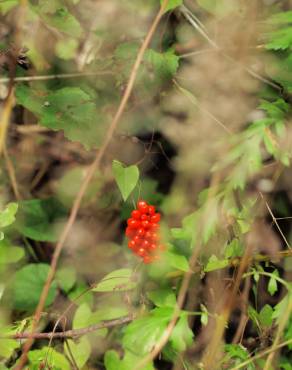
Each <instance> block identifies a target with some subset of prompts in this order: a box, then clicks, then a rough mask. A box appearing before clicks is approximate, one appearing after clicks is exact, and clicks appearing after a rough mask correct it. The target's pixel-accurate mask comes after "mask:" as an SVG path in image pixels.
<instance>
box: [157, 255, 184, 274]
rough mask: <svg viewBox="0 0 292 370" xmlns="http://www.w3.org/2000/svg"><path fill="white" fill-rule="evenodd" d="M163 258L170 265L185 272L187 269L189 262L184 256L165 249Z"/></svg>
mask: <svg viewBox="0 0 292 370" xmlns="http://www.w3.org/2000/svg"><path fill="white" fill-rule="evenodd" d="M163 258H164V259H165V261H166V262H167V263H168V264H169V265H170V266H171V267H173V268H175V269H178V270H181V271H185V272H187V271H189V263H188V260H187V259H186V257H185V256H182V255H179V254H176V253H174V252H170V251H166V252H164V254H163Z"/></svg>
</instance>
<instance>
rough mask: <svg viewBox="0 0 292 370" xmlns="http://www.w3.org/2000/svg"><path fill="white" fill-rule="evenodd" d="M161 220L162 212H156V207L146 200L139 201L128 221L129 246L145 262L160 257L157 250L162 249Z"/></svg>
mask: <svg viewBox="0 0 292 370" xmlns="http://www.w3.org/2000/svg"><path fill="white" fill-rule="evenodd" d="M159 221H160V213H157V212H155V207H154V206H151V205H149V204H147V203H146V202H145V201H144V200H140V201H139V202H138V203H137V209H135V210H134V211H132V213H131V217H130V218H129V219H128V221H127V224H128V226H127V228H126V236H127V237H128V238H129V242H128V247H129V248H130V249H131V250H132V251H133V252H134V253H135V254H137V255H138V256H140V257H141V258H143V262H144V263H151V262H154V261H156V260H157V259H158V258H159V257H158V254H157V251H159V250H161V249H162V247H161V246H160V245H159V235H158V232H159Z"/></svg>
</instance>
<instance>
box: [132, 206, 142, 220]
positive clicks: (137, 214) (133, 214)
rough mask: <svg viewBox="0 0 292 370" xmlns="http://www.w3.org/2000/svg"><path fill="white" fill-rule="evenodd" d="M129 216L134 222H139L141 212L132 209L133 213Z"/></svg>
mask: <svg viewBox="0 0 292 370" xmlns="http://www.w3.org/2000/svg"><path fill="white" fill-rule="evenodd" d="M131 216H132V218H134V219H135V220H140V217H141V212H140V211H138V210H137V209H134V211H132V213H131Z"/></svg>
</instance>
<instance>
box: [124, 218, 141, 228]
mask: <svg viewBox="0 0 292 370" xmlns="http://www.w3.org/2000/svg"><path fill="white" fill-rule="evenodd" d="M127 224H128V226H129V227H130V228H131V229H138V227H139V226H140V222H139V221H138V220H134V219H133V218H129V219H128V221H127Z"/></svg>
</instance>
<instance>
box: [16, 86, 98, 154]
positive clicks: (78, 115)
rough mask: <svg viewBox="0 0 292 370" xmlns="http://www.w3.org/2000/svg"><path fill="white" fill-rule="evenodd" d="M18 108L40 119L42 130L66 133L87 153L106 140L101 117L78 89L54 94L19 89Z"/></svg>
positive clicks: (68, 89) (88, 99)
mask: <svg viewBox="0 0 292 370" xmlns="http://www.w3.org/2000/svg"><path fill="white" fill-rule="evenodd" d="M15 95H16V99H17V102H18V104H20V105H23V106H24V107H25V108H26V109H28V110H30V111H31V112H32V113H34V114H35V115H36V116H37V117H38V118H39V123H40V125H42V126H45V127H48V128H50V129H52V130H63V131H64V135H65V136H66V137H67V138H68V139H69V140H72V141H77V142H80V143H81V144H83V145H84V146H85V148H86V149H90V148H97V147H98V146H99V145H100V143H101V142H102V140H103V137H104V130H105V119H104V117H103V116H101V115H100V114H99V113H98V111H97V109H96V105H95V103H94V101H93V98H92V96H91V95H89V94H88V93H87V92H85V91H83V90H82V89H81V88H79V87H63V88H61V89H59V90H55V91H51V90H46V89H38V90H37V89H33V88H30V87H29V86H26V85H23V84H22V85H18V86H17V88H16V92H15Z"/></svg>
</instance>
